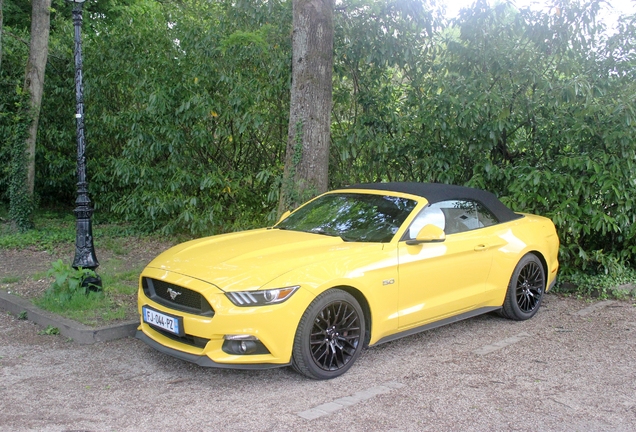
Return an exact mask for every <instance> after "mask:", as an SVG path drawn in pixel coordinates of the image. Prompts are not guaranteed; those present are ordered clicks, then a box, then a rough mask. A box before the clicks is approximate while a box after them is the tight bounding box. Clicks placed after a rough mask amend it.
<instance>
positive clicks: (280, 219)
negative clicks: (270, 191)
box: [277, 210, 291, 223]
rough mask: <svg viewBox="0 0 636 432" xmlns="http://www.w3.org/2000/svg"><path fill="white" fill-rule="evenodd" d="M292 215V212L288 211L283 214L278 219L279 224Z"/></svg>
mask: <svg viewBox="0 0 636 432" xmlns="http://www.w3.org/2000/svg"><path fill="white" fill-rule="evenodd" d="M290 214H291V211H289V210H287V211H286V212H285V213H283V214H282V215H281V216H280V218H279V219H278V222H277V223H280V221H282V220H283V219H285V218H287V216H289V215H290Z"/></svg>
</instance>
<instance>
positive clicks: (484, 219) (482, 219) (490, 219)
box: [475, 203, 499, 227]
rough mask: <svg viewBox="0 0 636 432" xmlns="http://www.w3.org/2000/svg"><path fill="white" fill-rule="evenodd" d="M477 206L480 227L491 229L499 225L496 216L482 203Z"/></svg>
mask: <svg viewBox="0 0 636 432" xmlns="http://www.w3.org/2000/svg"><path fill="white" fill-rule="evenodd" d="M475 205H476V207H477V218H478V219H479V225H480V227H489V226H492V225H496V224H498V223H499V221H498V220H497V218H496V217H495V215H493V214H492V213H491V212H490V210H488V209H487V208H486V207H484V206H483V205H481V204H480V203H475Z"/></svg>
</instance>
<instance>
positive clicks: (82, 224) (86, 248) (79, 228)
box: [67, 0, 102, 290]
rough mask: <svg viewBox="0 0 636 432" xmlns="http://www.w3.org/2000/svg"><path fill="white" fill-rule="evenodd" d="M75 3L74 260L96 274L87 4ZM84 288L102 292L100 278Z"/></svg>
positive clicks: (85, 282)
mask: <svg viewBox="0 0 636 432" xmlns="http://www.w3.org/2000/svg"><path fill="white" fill-rule="evenodd" d="M67 1H68V2H69V3H73V26H74V27H75V39H74V40H75V50H74V54H75V102H76V106H77V109H76V114H75V119H76V130H77V199H76V200H75V204H76V205H77V207H76V208H75V210H74V213H75V218H76V219H77V222H76V225H75V226H76V235H75V258H74V259H73V267H75V268H79V267H82V268H86V269H90V270H93V271H95V269H97V267H98V266H99V262H98V261H97V257H96V256H95V247H94V246H93V228H92V224H91V216H92V214H93V209H92V207H91V200H90V198H89V197H88V182H87V181H86V139H85V136H84V85H83V84H82V39H81V33H80V31H81V28H82V4H83V3H84V1H85V0H67ZM82 286H84V287H87V288H89V289H92V290H101V288H102V280H101V278H100V277H99V276H96V277H87V278H85V279H84V280H83V282H82Z"/></svg>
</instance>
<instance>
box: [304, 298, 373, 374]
mask: <svg viewBox="0 0 636 432" xmlns="http://www.w3.org/2000/svg"><path fill="white" fill-rule="evenodd" d="M364 338H365V322H364V314H363V313H362V308H361V307H360V304H359V303H358V301H357V300H356V299H355V297H353V296H352V295H351V294H349V293H347V292H345V291H342V290H339V289H331V290H328V291H325V292H324V293H322V294H321V295H319V296H318V297H316V298H315V299H314V301H313V302H312V303H311V304H310V305H309V307H308V308H307V310H306V311H305V313H304V314H303V317H302V318H301V320H300V324H299V325H298V329H297V330H296V337H295V339H294V349H293V354H292V366H293V368H294V369H295V370H296V371H298V372H300V373H301V374H303V375H305V376H307V377H309V378H313V379H319V380H325V379H331V378H336V377H338V376H340V375H342V374H344V373H345V372H346V371H347V370H349V368H350V367H351V366H352V365H353V363H354V362H355V361H356V359H357V358H358V357H359V356H360V352H361V351H362V346H363V341H364Z"/></svg>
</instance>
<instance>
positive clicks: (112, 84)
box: [0, 0, 636, 278]
mask: <svg viewBox="0 0 636 432" xmlns="http://www.w3.org/2000/svg"><path fill="white" fill-rule="evenodd" d="M291 3H292V2H291V1H282V0H274V1H265V0H257V1H247V0H239V1H227V0H220V1H216V2H207V1H202V0H183V1H180V2H154V1H151V0H107V1H100V2H96V3H95V2H91V3H89V2H87V3H85V5H84V8H85V11H86V12H85V20H84V27H83V29H82V32H83V41H84V45H83V49H84V60H85V61H84V70H85V73H84V78H85V80H84V83H85V88H86V93H85V102H86V110H87V112H86V114H87V116H86V127H87V154H88V157H89V160H88V177H89V188H90V195H91V198H92V199H93V202H94V205H95V207H96V209H97V211H96V213H95V217H97V218H100V217H101V218H103V219H104V220H106V221H113V220H124V221H130V223H131V224H133V225H134V226H135V230H137V231H139V230H145V231H148V232H151V231H153V232H154V231H159V232H162V233H163V234H170V235H175V234H177V233H184V232H186V233H188V235H202V234H213V233H217V232H225V231H231V230H236V229H240V228H245V227H253V226H256V225H263V224H266V223H268V216H270V215H272V214H274V213H275V208H276V203H277V200H278V195H279V189H280V187H281V186H282V170H283V163H284V151H285V145H286V142H287V130H288V112H289V88H290V83H289V80H290V59H291V38H290V32H291ZM20 5H21V3H20V2H16V1H14V0H5V6H6V10H5V29H7V30H8V31H10V32H11V34H12V35H14V36H15V37H13V36H9V37H7V36H6V35H5V37H4V38H3V66H2V67H3V70H2V71H0V85H1V86H2V92H0V108H1V109H0V128H3V129H2V131H1V132H2V136H3V138H4V137H9V139H8V140H3V142H2V145H1V146H0V162H2V164H1V165H2V167H3V168H2V169H1V171H0V191H1V192H0V194H1V196H0V200H3V201H4V202H7V201H8V199H9V196H8V193H7V192H8V190H9V187H8V186H9V169H8V167H10V165H11V164H10V160H11V149H12V148H13V147H11V146H10V145H9V144H8V142H11V140H12V139H15V137H16V136H17V133H18V130H17V129H16V128H15V127H14V125H15V124H17V123H15V119H17V118H19V116H20V112H19V110H18V107H17V105H16V104H15V102H16V101H18V100H19V95H18V93H17V92H16V88H19V87H20V83H21V82H22V80H23V73H24V64H26V53H27V50H26V46H25V45H24V43H23V42H21V40H20V39H23V40H28V31H29V30H28V29H29V27H28V8H27V9H25V8H24V7H23V6H24V5H22V6H20ZM71 7H72V6H71V5H69V4H66V3H65V2H63V1H62V0H54V9H55V11H54V13H53V14H52V21H51V23H52V24H51V25H52V31H51V46H50V62H49V65H48V66H47V77H46V80H45V82H46V88H45V97H44V100H43V106H42V114H41V118H40V125H41V129H40V132H41V133H40V134H39V140H38V149H37V155H36V168H37V173H36V191H37V195H38V196H40V197H41V202H42V203H43V204H47V205H49V204H50V203H53V202H55V203H62V205H63V206H70V205H71V204H72V202H73V199H74V189H75V177H74V176H75V172H74V169H75V154H76V153H75V130H74V127H75V126H74V121H73V120H74V119H73V110H74V105H73V102H74V89H73V59H72V46H73V44H72V37H73V29H72V22H71V18H70V17H71V14H70V9H71ZM602 7H604V6H603V2H602V1H600V0H553V1H552V5H551V7H550V8H549V9H547V10H543V11H536V10H531V9H522V10H518V9H517V8H515V7H514V6H513V5H512V4H511V3H509V2H505V1H504V2H499V3H497V5H495V6H493V7H490V6H488V5H487V4H486V3H485V2H481V1H478V2H476V3H475V4H474V5H473V6H472V7H470V8H467V9H465V10H463V11H462V13H461V14H460V16H459V17H458V18H457V19H455V20H452V21H451V22H446V21H444V20H443V19H442V18H441V15H440V11H439V10H438V7H437V6H436V2H434V1H430V2H428V1H427V2H422V1H419V0H345V1H342V2H337V3H336V4H335V14H334V24H335V45H334V82H333V89H334V90H333V98H334V100H333V102H334V104H333V110H332V145H331V159H330V184H331V186H332V187H339V186H342V185H346V184H352V183H356V182H367V181H400V180H408V181H433V182H443V183H455V184H465V185H471V186H475V187H481V188H485V189H488V190H491V191H493V192H495V193H496V194H497V195H498V196H499V197H500V198H501V199H502V200H503V201H504V202H505V203H506V204H508V205H510V206H511V207H512V208H513V209H514V210H516V211H523V212H532V213H538V214H543V215H546V216H548V217H550V218H551V219H552V220H553V221H554V222H555V224H556V225H557V229H558V233H559V236H560V240H561V245H562V247H561V253H560V260H561V263H562V271H561V274H562V276H563V277H564V278H566V277H576V275H586V277H587V276H590V277H595V275H599V274H600V275H608V276H607V277H610V278H611V277H615V276H616V275H619V274H621V271H622V270H620V269H622V268H634V267H635V266H636V223H635V222H636V203H635V200H636V176H635V175H634V173H635V172H636V166H635V165H636V130H635V128H636V121H635V119H636V112H635V110H636V108H635V107H636V36H635V35H636V18H635V17H634V16H632V17H623V19H622V20H621V21H620V23H619V25H618V26H617V28H616V29H613V30H612V31H609V30H606V29H604V28H603V24H602V23H601V22H600V21H599V20H598V19H597V18H598V13H599V10H600V9H601V8H602ZM35 223H36V226H37V225H38V219H37V216H36V218H35ZM3 229H4V227H3ZM39 229H40V228H39V227H38V230H39ZM14 235H15V237H12V236H14ZM29 235H31V234H24V236H25V237H24V238H25V239H27V238H29V239H30V240H25V243H29V242H30V243H31V244H37V243H38V242H44V243H46V242H47V240H44V238H45V236H44V235H43V234H42V233H39V234H33V237H28V236H29ZM66 235H67V234H63V235H62V234H61V233H60V236H61V237H62V236H66ZM68 235H69V236H70V237H69V240H68V241H72V238H73V236H72V233H70V232H69V233H68ZM17 236H19V234H17V233H11V234H9V233H7V232H3V235H2V236H0V242H5V243H1V244H5V245H6V244H18V243H20V241H19V240H18V237H17ZM38 236H40V240H38V239H37V238H38ZM61 237H60V239H61ZM95 239H96V241H99V233H98V232H96V233H95ZM57 241H58V240H55V242H57ZM60 241H61V240H60ZM7 242H8V243H7ZM581 277H583V276H581ZM600 277H605V276H600Z"/></svg>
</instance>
